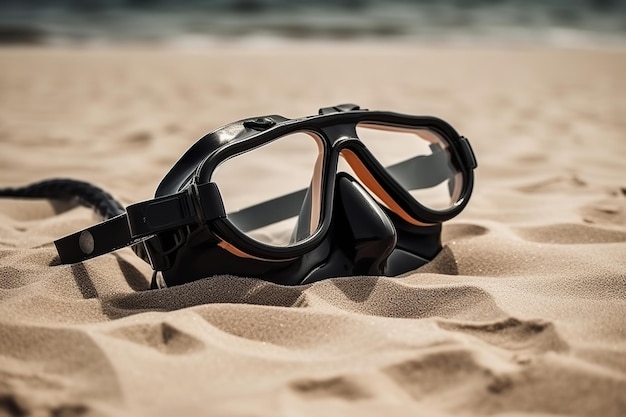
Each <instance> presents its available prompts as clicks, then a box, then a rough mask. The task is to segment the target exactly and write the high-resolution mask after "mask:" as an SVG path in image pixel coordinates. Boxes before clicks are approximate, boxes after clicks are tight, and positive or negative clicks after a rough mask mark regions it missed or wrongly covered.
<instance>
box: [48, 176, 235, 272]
mask: <svg viewBox="0 0 626 417" xmlns="http://www.w3.org/2000/svg"><path fill="white" fill-rule="evenodd" d="M225 216H226V212H225V210H224V205H223V202H222V197H221V195H220V193H219V190H218V188H217V185H216V184H215V183H213V182H209V183H204V184H200V185H197V186H196V185H192V186H191V187H190V188H188V189H185V190H184V191H181V192H179V193H176V194H172V195H167V196H164V197H159V198H155V199H152V200H148V201H143V202H141V203H136V204H132V205H130V206H128V207H127V208H126V213H124V214H121V215H119V216H117V217H114V218H112V219H109V220H107V221H105V222H102V223H99V224H97V225H95V226H92V227H88V228H87V229H84V230H82V231H80V232H76V233H73V234H71V235H68V236H65V237H63V238H61V239H59V240H56V241H55V242H54V244H55V246H56V247H57V251H58V252H59V257H60V259H61V263H63V264H70V263H76V262H81V261H84V260H87V259H91V258H95V257H96V256H100V255H104V254H105V253H108V252H112V251H114V250H117V249H121V248H123V247H125V246H129V245H132V244H135V243H138V242H139V241H141V240H143V239H144V238H146V237H149V236H153V235H155V234H157V233H160V232H166V231H168V230H173V229H177V228H179V227H183V226H187V225H193V224H205V223H207V222H208V221H210V220H215V219H218V218H222V217H225Z"/></svg>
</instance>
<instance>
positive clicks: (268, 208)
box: [211, 132, 323, 246]
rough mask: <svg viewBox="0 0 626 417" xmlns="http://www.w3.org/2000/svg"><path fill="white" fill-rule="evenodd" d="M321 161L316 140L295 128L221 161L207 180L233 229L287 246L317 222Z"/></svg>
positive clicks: (319, 140)
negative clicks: (216, 189)
mask: <svg viewBox="0 0 626 417" xmlns="http://www.w3.org/2000/svg"><path fill="white" fill-rule="evenodd" d="M322 163H323V142H322V141H321V139H320V138H319V137H318V136H317V135H316V134H315V133H312V132H297V133H293V134H290V135H287V136H283V137H280V138H278V139H276V140H274V141H272V142H269V143H266V144H264V145H262V146H260V147H258V148H255V149H251V150H249V151H246V152H245V153H242V154H239V155H237V156H234V157H232V158H230V159H228V160H226V161H224V162H222V163H221V164H220V165H219V166H218V167H217V169H216V171H215V172H214V173H213V175H212V177H211V181H213V182H215V183H217V186H218V187H219V189H220V193H221V195H222V199H223V201H224V207H225V208H226V213H227V218H228V219H229V220H230V221H231V222H232V223H233V224H234V225H235V226H236V227H237V228H239V229H240V230H241V231H243V232H245V233H246V234H247V235H248V236H250V237H252V238H253V239H255V240H258V241H260V242H263V243H266V244H269V245H273V246H290V245H293V244H295V243H298V242H300V241H302V240H303V239H306V238H307V237H309V236H311V234H313V233H314V232H315V231H316V230H317V228H318V227H319V222H320V214H321V197H320V195H321V191H320V189H321V178H322V172H321V171H322ZM290 194H291V196H290V197H286V198H283V199H281V200H278V201H272V200H274V199H276V198H277V197H282V196H285V195H290Z"/></svg>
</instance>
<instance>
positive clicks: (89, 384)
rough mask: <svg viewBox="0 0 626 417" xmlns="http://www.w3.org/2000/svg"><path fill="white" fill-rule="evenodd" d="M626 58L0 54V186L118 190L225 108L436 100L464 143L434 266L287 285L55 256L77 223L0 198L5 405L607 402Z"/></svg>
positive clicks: (619, 244) (230, 114) (357, 48)
mask: <svg viewBox="0 0 626 417" xmlns="http://www.w3.org/2000/svg"><path fill="white" fill-rule="evenodd" d="M625 74H626V52H625V51H623V50H622V51H620V50H576V49H570V50H566V49H560V50H559V49H537V48H534V49H530V48H527V49H523V48H518V49H509V50H507V49H506V48H479V47H471V48H469V47H468V48H459V47H435V46H432V47H428V46H408V45H404V46H394V45H370V46H368V45H350V44H345V45H319V44H318V45H316V44H308V45H293V44H291V45H289V44H287V45H278V46H274V47H264V46H257V47H253V46H246V45H243V46H242V45H239V44H236V43H231V44H227V43H225V44H216V45H214V46H211V47H208V48H207V49H204V50H173V49H168V48H158V49H148V48H138V47H137V48H130V47H101V48H98V49H75V50H72V49H61V48H56V49H54V48H12V49H8V48H5V49H0V144H1V148H0V149H1V150H0V184H1V185H2V186H17V185H21V184H25V183H28V182H31V181H36V180H40V179H44V178H50V177H72V178H78V179H82V180H86V181H91V182H94V183H96V184H98V185H100V186H102V187H103V188H105V189H106V190H108V191H109V192H111V193H112V194H113V195H115V196H116V197H117V198H118V199H120V200H121V201H122V202H123V203H124V204H130V203H132V202H137V201H140V200H143V199H147V198H149V197H151V195H152V193H153V192H154V190H155V188H156V186H157V184H158V183H159V181H160V179H161V178H162V176H163V175H164V174H165V173H166V171H167V170H168V169H169V168H170V166H171V165H172V164H173V162H174V161H175V160H176V159H177V158H178V157H179V156H180V155H181V153H182V152H183V151H184V150H185V149H186V148H187V147H188V146H190V145H191V144H192V143H193V142H194V141H195V140H196V139H197V138H199V137H200V136H201V135H203V134H204V133H205V132H207V131H209V130H211V129H213V128H215V127H217V126H219V125H221V124H224V123H227V122H230V121H233V120H238V119H241V118H245V117H248V116H253V115H261V114H272V113H278V114H283V115H285V116H288V117H296V116H302V115H307V114H313V113H315V112H316V111H317V109H318V108H319V107H322V106H328V105H333V104H337V103H341V102H356V103H359V104H361V105H362V106H363V107H366V108H371V109H381V110H395V111H399V112H406V113H413V114H431V115H435V116H439V117H441V118H443V119H445V120H447V121H449V122H450V123H451V124H452V125H454V126H455V127H456V128H457V130H459V131H460V132H461V133H462V134H464V135H465V136H467V137H469V138H470V140H471V143H472V144H473V147H474V150H475V151H476V154H477V157H478V160H479V168H478V170H477V171H476V186H475V192H474V195H473V197H472V200H471V202H470V204H469V206H468V207H467V209H466V210H465V211H464V212H463V213H462V214H461V215H460V216H458V217H457V218H455V219H454V220H452V221H450V222H449V223H446V224H445V226H444V235H443V240H444V244H445V247H444V249H443V251H442V252H441V253H440V255H439V256H438V257H437V258H436V259H435V260H434V261H433V262H431V263H430V264H428V265H426V266H424V267H422V268H421V269H419V270H417V271H415V272H412V273H409V274H407V275H405V276H403V277H401V278H381V277H351V278H337V279H332V280H327V281H323V282H319V283H315V284H312V285H307V286H302V287H283V286H278V285H274V284H269V283H266V282H263V281H258V280H253V279H246V278H237V277H230V276H220V277H214V278H211V279H207V280H202V281H198V282H194V283H191V284H188V285H184V286H180V287H174V288H168V289H164V290H158V291H147V289H148V285H149V284H148V282H149V277H150V273H151V270H150V267H149V266H147V265H146V264H144V263H143V262H142V261H141V260H140V259H138V258H137V257H136V256H135V255H134V254H133V252H132V251H130V249H124V250H121V251H119V252H116V253H114V254H110V255H106V256H103V257H100V258H98V259H94V260H92V261H89V262H86V263H84V264H78V265H73V266H69V265H52V266H51V264H53V263H54V259H55V256H56V252H55V249H54V246H53V245H52V241H53V240H54V239H56V238H58V237H60V236H63V235H65V234H68V233H70V232H74V231H76V230H78V229H80V228H82V227H86V226H88V225H90V224H93V223H95V222H97V221H98V218H97V217H96V216H95V215H94V214H93V213H92V212H90V211H89V210H88V209H84V208H80V207H71V206H68V205H63V204H59V203H53V202H50V201H44V200H42V201H24V200H0V415H2V416H3V415H9V416H31V415H32V416H48V415H52V416H78V415H81V416H82V415H89V416H91V415H94V416H101V415H103V416H174V415H176V416H179V415H180V416H201V415H202V416H206V415H238V416H277V415H283V416H319V415H325V416H345V415H363V416H374V415H375V416H378V415H385V416H395V415H397V416H406V415H425V416H449V415H461V416H473V415H501V416H504V415H506V416H521V415H535V416H539V415H541V416H547V415H551V416H553V415H585V416H624V415H626V318H625V317H626V196H625V194H626V178H625V176H624V173H625V164H624V157H625V156H626V118H625V115H626V98H625V97H626V75H625ZM267 163H268V164H280V160H278V159H277V160H274V161H271V160H268V161H267ZM242 175H245V172H244V173H242Z"/></svg>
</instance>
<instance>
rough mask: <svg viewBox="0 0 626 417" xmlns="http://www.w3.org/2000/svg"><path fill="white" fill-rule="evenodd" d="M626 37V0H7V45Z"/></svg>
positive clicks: (576, 42)
mask: <svg viewBox="0 0 626 417" xmlns="http://www.w3.org/2000/svg"><path fill="white" fill-rule="evenodd" d="M223 38H227V39H243V40H246V39H252V40H255V41H258V40H268V41H271V40H280V39H311V40H316V39H324V40H327V39H330V40H366V41H369V40H405V41H409V42H412V41H423V42H442V43H462V44H464V43H477V42H480V43H485V42H487V43H496V44H522V45H525V44H531V45H536V44H548V45H558V46H581V45H582V46H602V45H608V46H611V45H625V44H626V0H569V1H568V0H546V1H535V0H528V1H524V0H465V1H463V0H439V1H426V0H414V1H410V0H335V1H331V0H302V1H295V0H293V1H290V0H190V1H175V0H0V44H53V45H54V44H93V43H112V42H115V43H117V42H132V43H167V44H180V45H185V44H192V45H193V44H202V43H205V42H211V41H213V40H215V39H223Z"/></svg>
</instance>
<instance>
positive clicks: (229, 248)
mask: <svg viewBox="0 0 626 417" xmlns="http://www.w3.org/2000/svg"><path fill="white" fill-rule="evenodd" d="M217 246H219V247H220V248H222V249H224V250H227V251H228V252H230V253H232V254H233V255H235V256H237V257H239V258H247V259H256V260H258V261H265V262H285V261H290V260H292V259H295V258H287V259H267V258H259V257H258V256H253V255H250V254H249V253H246V252H244V251H242V250H241V249H239V248H237V247H235V246H233V245H232V244H230V243H228V242H226V241H225V240H220V241H219V243H218V244H217Z"/></svg>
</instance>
